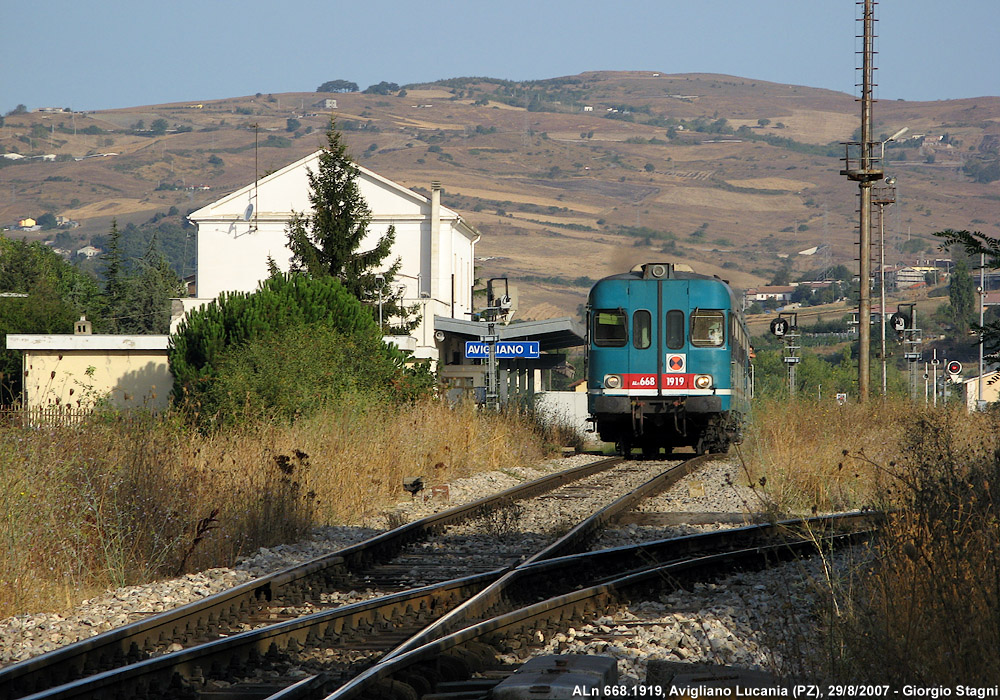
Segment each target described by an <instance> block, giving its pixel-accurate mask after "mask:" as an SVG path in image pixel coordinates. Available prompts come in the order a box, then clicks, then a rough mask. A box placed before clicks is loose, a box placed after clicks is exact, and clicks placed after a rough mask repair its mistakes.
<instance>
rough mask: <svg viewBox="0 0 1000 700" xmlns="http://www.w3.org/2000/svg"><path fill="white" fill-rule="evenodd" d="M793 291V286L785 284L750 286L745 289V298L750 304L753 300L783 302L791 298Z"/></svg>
mask: <svg viewBox="0 0 1000 700" xmlns="http://www.w3.org/2000/svg"><path fill="white" fill-rule="evenodd" d="M794 292H795V287H791V286H785V285H780V286H778V285H771V286H764V287H752V288H750V289H748V290H747V291H746V300H747V303H748V304H752V303H753V302H755V301H776V302H778V303H779V304H783V303H787V302H789V301H791V300H792V294H793V293H794Z"/></svg>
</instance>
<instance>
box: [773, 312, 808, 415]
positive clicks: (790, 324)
mask: <svg viewBox="0 0 1000 700" xmlns="http://www.w3.org/2000/svg"><path fill="white" fill-rule="evenodd" d="M771 333H772V334H773V335H774V336H775V337H776V338H780V339H781V340H783V341H784V342H785V348H784V352H783V355H784V357H783V358H782V360H783V361H784V363H785V367H787V368H788V398H794V397H795V367H796V366H797V365H798V364H799V362H800V361H801V360H802V358H801V357H799V350H800V349H801V346H800V345H799V338H800V337H801V336H800V335H799V324H798V314H796V313H788V312H782V313H780V314H778V318H776V319H774V320H773V321H771Z"/></svg>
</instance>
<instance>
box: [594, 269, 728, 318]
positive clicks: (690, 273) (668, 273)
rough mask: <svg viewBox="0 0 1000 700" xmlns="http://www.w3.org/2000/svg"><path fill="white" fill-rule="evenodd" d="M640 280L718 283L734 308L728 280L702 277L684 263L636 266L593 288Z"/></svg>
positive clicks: (713, 276) (601, 280) (603, 279)
mask: <svg viewBox="0 0 1000 700" xmlns="http://www.w3.org/2000/svg"><path fill="white" fill-rule="evenodd" d="M641 279H651V280H652V279H660V280H671V279H676V280H708V281H714V282H718V283H719V284H722V285H724V286H725V287H726V290H727V291H728V292H729V296H730V298H731V299H732V301H733V306H734V308H736V292H734V291H733V288H732V287H731V286H730V285H729V280H724V279H722V278H721V277H719V276H717V275H703V274H701V273H698V272H695V271H694V270H693V269H691V267H690V266H689V265H685V264H684V263H671V262H655V263H652V262H651V263H643V264H641V265H636V266H635V267H633V268H632V269H631V270H629V271H628V272H621V273H619V274H617V275H609V276H607V277H603V278H601V279H599V280H598V281H597V282H596V283H595V285H594V286H597V285H598V284H600V283H601V282H604V281H606V280H641Z"/></svg>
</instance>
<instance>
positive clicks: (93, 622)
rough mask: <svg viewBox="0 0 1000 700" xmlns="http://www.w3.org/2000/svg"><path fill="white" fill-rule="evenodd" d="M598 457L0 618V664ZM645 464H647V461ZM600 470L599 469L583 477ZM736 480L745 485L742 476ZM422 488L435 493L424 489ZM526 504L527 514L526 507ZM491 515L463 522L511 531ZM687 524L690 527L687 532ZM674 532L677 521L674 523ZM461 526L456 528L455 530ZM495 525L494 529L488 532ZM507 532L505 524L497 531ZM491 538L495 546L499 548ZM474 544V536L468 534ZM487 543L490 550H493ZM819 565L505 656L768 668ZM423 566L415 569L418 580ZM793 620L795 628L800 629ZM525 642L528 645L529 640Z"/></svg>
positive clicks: (524, 528) (610, 538)
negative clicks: (597, 656)
mask: <svg viewBox="0 0 1000 700" xmlns="http://www.w3.org/2000/svg"><path fill="white" fill-rule="evenodd" d="M595 459H599V457H594V456H591V455H576V456H573V457H569V458H564V459H558V460H552V461H549V462H545V463H543V464H540V465H538V466H537V468H530V469H526V468H515V469H506V470H502V471H496V472H486V473H481V474H477V475H475V476H471V477H468V478H465V479H459V480H456V481H454V482H452V483H450V484H448V498H447V500H444V499H442V498H441V497H440V492H439V493H438V497H437V498H436V499H435V498H429V497H428V498H422V497H418V498H414V499H410V500H404V501H401V502H400V503H399V504H398V505H397V507H396V509H395V510H394V511H393V512H391V513H389V514H387V515H386V516H385V517H384V518H383V519H382V520H383V521H382V522H372V523H370V527H364V528H358V527H320V528H316V529H315V530H314V531H313V532H312V533H311V534H310V537H308V538H307V539H305V540H303V541H301V542H297V543H294V544H287V545H278V546H275V547H269V548H261V549H260V550H259V551H258V552H257V553H256V554H255V555H253V556H252V557H248V558H247V559H245V560H243V561H241V562H239V563H238V564H237V565H236V566H234V567H232V568H215V569H209V570H206V571H202V572H199V573H195V574H188V575H185V576H181V577H179V578H176V579H171V580H166V581H157V582H155V583H151V584H147V585H140V586H128V587H125V588H120V589H117V590H114V591H109V592H107V593H106V594H104V595H102V596H98V597H95V598H92V599H90V600H86V601H84V602H83V603H81V604H80V605H79V606H77V607H76V608H74V609H73V610H72V611H70V612H68V613H66V614H64V615H63V614H57V613H42V614H26V615H19V616H16V617H12V618H8V619H6V620H2V621H0V665H7V664H11V663H15V662H18V661H22V660H24V659H27V658H30V657H32V656H36V655H38V654H42V653H44V652H47V651H51V650H53V649H56V648H58V647H60V646H63V645H66V644H69V643H72V642H75V641H78V640H80V639H85V638H87V637H91V636H94V635H97V634H99V633H101V632H104V631H106V630H109V629H111V628H113V627H117V626H120V625H123V624H127V623H130V622H135V621H137V620H140V619H142V618H144V617H146V616H149V615H152V614H155V613H158V612H162V611H164V610H168V609H171V608H174V607H178V606H180V605H184V604H186V603H189V602H192V601H195V600H198V599H200V598H204V597H206V596H209V595H213V594H215V593H219V592H221V591H223V590H225V589H227V588H230V587H232V586H235V585H238V584H241V583H245V582H247V581H250V580H253V579H254V578H257V577H259V576H261V575H265V574H268V573H272V572H274V571H279V570H281V569H284V568H287V567H289V566H292V565H295V564H298V563H301V562H304V561H308V560H310V559H313V558H316V557H319V556H323V555H326V554H329V553H331V552H334V551H336V550H338V549H341V548H343V547H346V546H349V545H352V544H356V543H357V542H360V541H363V540H365V539H367V538H369V537H371V536H373V535H374V534H377V532H379V531H382V530H384V529H385V528H386V527H388V526H389V525H398V524H400V523H401V522H408V521H411V520H415V519H418V518H420V517H424V516H425V515H429V514H431V513H433V512H436V511H440V510H443V509H445V508H448V507H451V506H453V505H458V504H460V503H467V502H470V501H473V500H476V499H478V498H482V497H484V496H487V495H489V494H492V493H496V492H497V491H501V490H504V489H506V488H510V487H511V486H514V485H517V484H519V483H522V482H523V481H528V480H531V479H536V478H539V477H540V476H544V475H545V474H548V473H551V472H553V471H557V470H564V469H568V468H571V467H574V466H578V465H580V464H584V463H587V462H590V461H594V460H595ZM630 464H631V465H632V466H634V467H635V471H634V477H632V478H631V481H630V483H631V482H634V483H633V484H632V485H633V486H634V485H638V484H639V483H642V482H643V481H645V480H646V479H648V478H650V476H652V475H653V473H654V472H653V470H654V467H657V466H658V468H659V469H662V468H665V467H666V466H668V463H666V462H659V463H643V462H635V463H630ZM643 465H645V466H643ZM591 478H592V479H599V478H600V475H597V476H595V477H591ZM741 483H742V484H744V485H743V486H741V485H740V484H741ZM745 484H746V481H745V479H743V480H742V482H741V479H740V470H739V468H738V466H737V465H736V463H735V462H734V461H732V460H727V461H720V462H715V463H713V464H711V465H708V466H707V467H706V468H705V469H704V470H702V471H699V472H698V473H697V474H694V475H691V476H689V477H686V478H685V479H684V480H683V481H682V482H681V483H680V484H678V485H677V486H675V487H674V488H673V489H671V491H670V492H668V493H665V494H662V495H661V496H659V497H657V498H656V499H654V500H652V501H650V502H648V503H646V504H644V505H643V507H642V510H645V511H651V512H652V511H656V512H662V511H674V512H688V511H690V512H730V513H746V514H747V515H746V517H747V518H748V521H749V519H751V518H752V517H753V516H752V512H753V510H754V508H755V503H756V500H755V496H754V494H753V490H752V489H749V488H748V487H747V486H745ZM427 495H428V496H430V495H431V494H427ZM583 500H585V499H579V501H580V502H577V501H578V499H576V498H573V497H565V498H563V497H560V498H549V499H548V501H550V505H551V508H550V509H549V510H547V511H545V512H539V513H538V514H537V515H533V516H532V519H531V520H526V519H524V518H522V517H521V516H522V515H523V513H515V514H514V515H517V516H518V518H519V519H518V522H517V523H516V531H517V532H519V533H524V532H529V533H543V534H549V533H551V531H552V530H553V529H560V528H562V527H563V524H564V523H567V522H569V521H571V520H573V519H574V518H575V517H576V510H577V508H579V509H580V510H581V511H582V510H584V509H588V508H590V507H591V504H589V503H584V502H583ZM525 512H526V511H525ZM514 525H515V524H511V523H507V522H505V521H504V520H502V519H501V521H500V522H499V523H496V522H494V523H487V524H486V525H485V526H484V524H483V523H479V524H478V525H469V526H463V527H464V528H472V529H474V528H475V527H479V528H480V530H482V529H483V528H484V527H485V528H486V529H490V528H494V529H495V528H501V529H504V528H512V527H514ZM706 527H707V528H711V527H712V526H682V527H680V528H663V527H656V528H651V527H648V526H628V527H625V528H619V529H618V530H616V531H614V532H612V533H609V534H608V535H606V536H605V540H604V541H603V542H602V544H601V546H613V545H615V544H624V543H628V542H635V541H641V540H649V539H662V538H664V537H670V536H674V535H677V534H689V533H691V532H694V531H697V530H698V529H704V528H706ZM692 528H695V529H692ZM673 530H677V531H676V532H674V531H673ZM461 534H463V533H461V532H456V535H461ZM493 534H498V533H496V532H494V533H493ZM499 534H503V533H499ZM502 539H503V538H502V537H499V538H494V540H493V547H498V545H502ZM474 546H479V547H481V546H482V545H481V543H478V542H476V543H474ZM494 551H495V550H494ZM818 566H819V565H818V564H817V563H815V562H811V561H808V560H807V561H804V562H798V563H792V564H785V565H782V566H781V567H778V568H775V569H772V570H771V571H766V572H760V573H744V574H739V575H737V576H735V577H730V578H729V579H726V580H724V581H721V582H719V583H718V584H707V585H699V586H696V587H695V589H694V590H691V591H677V592H675V593H671V594H669V595H666V596H663V597H662V598H661V599H660V600H657V601H645V602H641V603H637V604H635V605H633V606H632V607H631V608H630V609H628V610H622V611H619V612H618V613H616V614H615V615H609V616H606V617H605V618H601V619H598V620H596V621H594V622H592V623H587V624H584V625H581V626H580V629H572V630H568V631H567V632H565V633H560V634H556V635H554V636H552V637H551V638H549V639H536V640H534V643H532V644H529V645H527V646H525V648H524V649H511V650H510V658H509V659H508V660H509V661H511V662H514V661H518V660H523V658H526V657H527V656H528V655H529V653H530V654H532V655H533V654H536V653H601V654H607V655H611V656H614V657H616V658H618V659H619V667H620V668H619V670H620V672H621V673H622V674H623V676H625V677H630V678H635V679H639V680H641V679H643V678H644V677H645V665H646V662H647V661H648V660H649V659H656V658H662V659H669V660H677V661H698V662H713V663H727V664H735V665H739V666H744V667H747V668H756V669H767V670H771V669H773V668H774V667H775V665H776V664H780V663H781V652H780V650H776V649H775V648H774V647H775V645H774V643H773V639H771V638H770V637H769V633H768V632H767V630H768V629H771V628H773V627H774V625H773V623H774V621H775V620H780V621H781V624H782V628H783V629H786V630H789V631H793V630H795V629H798V628H801V629H802V632H801V634H799V633H798V632H796V634H797V635H798V636H799V637H802V638H803V639H805V638H806V637H807V636H808V635H809V634H810V630H811V629H812V625H813V620H812V617H811V615H812V611H813V610H815V609H816V607H817V605H818V604H819V603H820V602H821V601H822V596H823V593H822V590H823V588H822V586H818V585H816V581H820V580H822V577H821V576H820V575H819V571H821V569H817V567H818ZM418 577H419V574H417V573H416V572H415V577H414V578H418ZM337 595H342V599H341V600H331V601H330V602H333V603H347V602H351V601H354V600H358V599H361V598H365V597H369V596H370V595H372V592H371V591H362V592H357V591H351V592H350V593H345V594H337ZM796 626H798V627H796ZM529 647H530V648H529Z"/></svg>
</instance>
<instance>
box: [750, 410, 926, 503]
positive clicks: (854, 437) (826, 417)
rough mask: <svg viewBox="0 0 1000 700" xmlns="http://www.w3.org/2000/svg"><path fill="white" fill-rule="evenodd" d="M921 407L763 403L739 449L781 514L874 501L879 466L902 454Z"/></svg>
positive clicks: (756, 484) (753, 480) (752, 479)
mask: <svg viewBox="0 0 1000 700" xmlns="http://www.w3.org/2000/svg"><path fill="white" fill-rule="evenodd" d="M913 412H914V408H913V404H910V403H906V402H903V401H887V402H885V403H882V402H873V403H872V404H870V405H869V406H861V405H857V404H849V405H846V406H837V405H836V404H835V403H833V402H832V401H828V402H826V403H823V404H817V403H814V402H810V401H796V402H788V401H777V400H775V401H759V402H758V403H757V404H756V406H755V408H754V416H753V420H752V424H751V429H750V431H749V434H748V436H747V440H746V442H745V443H744V444H743V445H741V446H740V448H739V450H738V454H739V456H740V459H741V460H742V461H743V464H744V467H745V470H746V472H747V474H748V481H749V482H750V483H751V484H752V485H754V487H755V489H757V490H758V492H759V493H760V494H761V497H762V499H764V500H765V501H766V502H767V503H768V504H771V505H772V506H773V507H775V508H776V509H777V510H778V511H780V512H807V511H810V510H812V509H813V508H815V509H817V510H820V511H832V510H848V509H851V508H859V507H862V506H865V505H870V504H871V503H872V499H873V498H874V496H875V493H876V490H875V486H876V484H877V483H878V470H877V469H875V468H874V464H878V463H887V462H889V461H890V460H893V459H895V458H896V456H897V455H898V454H899V451H900V440H901V439H902V437H903V435H904V432H905V430H906V423H907V421H908V417H909V416H912V415H913ZM852 455H853V456H857V455H863V456H864V457H865V458H866V459H855V458H849V456H852Z"/></svg>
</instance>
